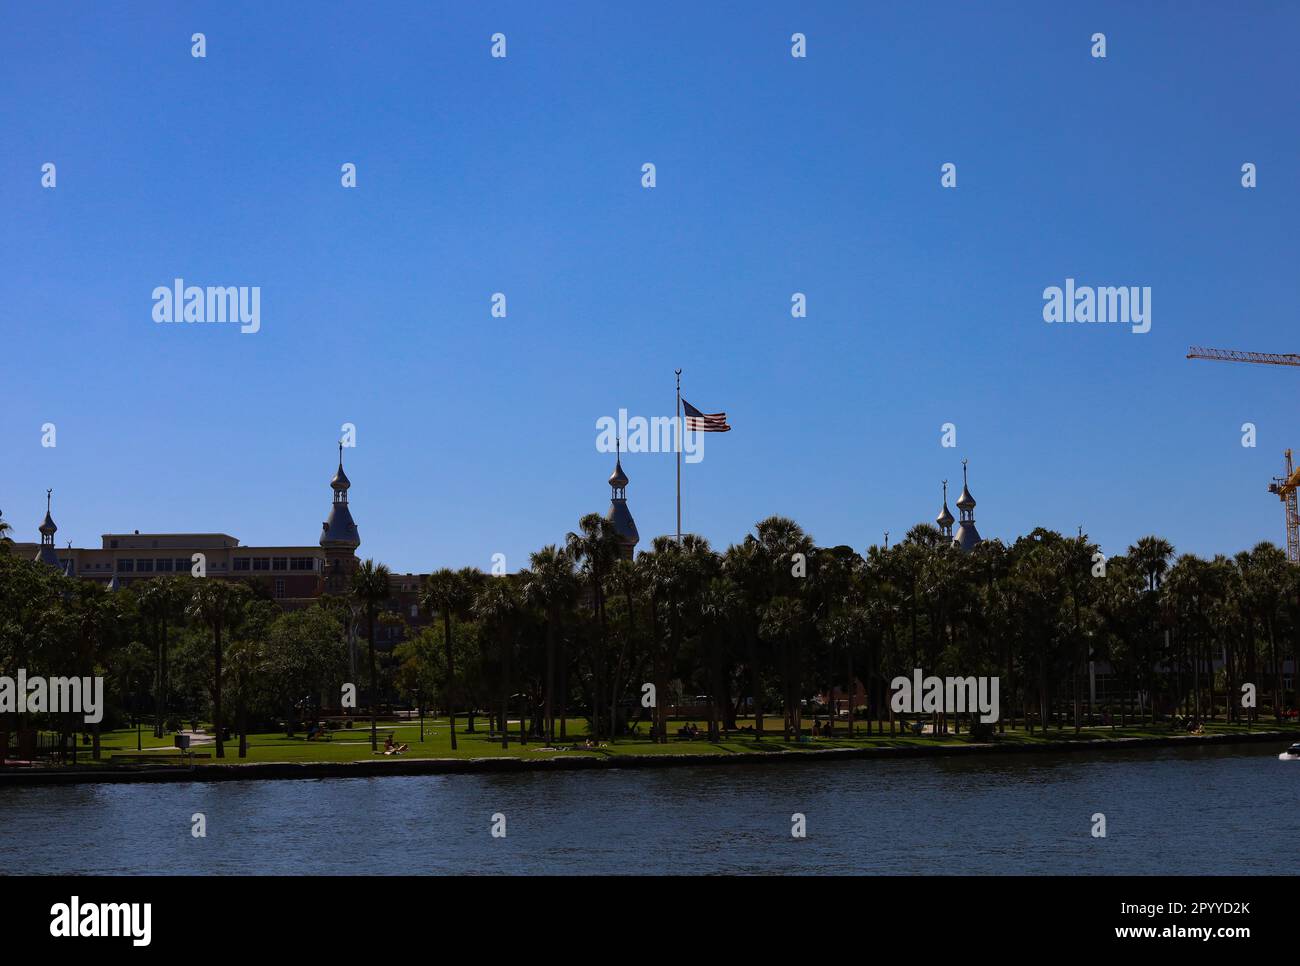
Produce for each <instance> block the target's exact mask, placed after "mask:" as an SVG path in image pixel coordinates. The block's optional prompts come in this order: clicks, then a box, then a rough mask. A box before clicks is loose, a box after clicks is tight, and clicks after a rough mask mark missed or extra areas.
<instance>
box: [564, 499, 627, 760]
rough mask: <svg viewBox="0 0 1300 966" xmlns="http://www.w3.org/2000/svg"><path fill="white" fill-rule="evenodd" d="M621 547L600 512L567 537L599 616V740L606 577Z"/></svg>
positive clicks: (595, 704) (595, 729) (595, 713)
mask: <svg viewBox="0 0 1300 966" xmlns="http://www.w3.org/2000/svg"><path fill="white" fill-rule="evenodd" d="M620 548H621V544H620V542H619V536H618V531H617V530H615V529H614V524H613V523H611V522H610V521H609V520H607V519H605V518H604V517H603V516H601V515H600V514H599V513H588V514H587V515H586V516H584V517H583V518H582V519H580V520H579V521H578V531H577V532H576V533H574V532H570V533H569V535H568V536H567V537H566V538H565V549H566V550H567V551H568V554H569V556H570V557H571V558H572V559H573V560H574V561H575V562H577V563H580V564H581V565H582V572H583V574H584V575H585V576H586V577H587V580H588V582H589V585H590V587H591V606H592V609H593V611H594V612H595V615H596V627H597V639H596V648H595V654H594V656H593V659H592V708H591V715H592V733H593V736H594V737H596V738H599V737H600V731H601V728H600V725H601V707H600V699H601V687H602V684H601V682H602V680H603V675H602V674H601V669H602V666H603V665H604V663H605V658H606V655H605V576H606V574H608V573H609V571H610V569H611V568H612V567H613V564H614V561H615V560H616V559H618V555H619V552H620Z"/></svg>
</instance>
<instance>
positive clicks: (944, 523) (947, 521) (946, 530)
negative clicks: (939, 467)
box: [934, 480, 956, 537]
mask: <svg viewBox="0 0 1300 966" xmlns="http://www.w3.org/2000/svg"><path fill="white" fill-rule="evenodd" d="M955 519H956V518H955V517H954V516H953V515H952V511H951V510H949V509H948V481H947V480H944V481H943V509H942V510H940V511H939V515H938V516H937V517H935V518H934V522H935V523H937V524H938V525H939V530H940V532H941V533H942V534H943V535H944V536H945V537H950V536H952V525H953V522H954V521H955Z"/></svg>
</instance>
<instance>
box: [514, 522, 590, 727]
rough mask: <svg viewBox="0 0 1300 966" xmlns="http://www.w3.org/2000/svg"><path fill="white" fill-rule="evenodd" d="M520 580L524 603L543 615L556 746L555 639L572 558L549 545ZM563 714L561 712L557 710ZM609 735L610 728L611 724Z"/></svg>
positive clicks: (547, 701) (548, 711)
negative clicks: (535, 607)
mask: <svg viewBox="0 0 1300 966" xmlns="http://www.w3.org/2000/svg"><path fill="white" fill-rule="evenodd" d="M528 562H529V569H528V570H525V571H524V572H523V573H522V574H521V575H520V576H521V577H522V579H523V594H524V600H525V601H527V602H528V603H530V604H532V605H534V606H537V607H540V608H541V609H542V610H543V611H545V612H546V677H545V681H544V684H543V689H542V690H543V695H544V696H543V702H544V710H543V712H542V717H543V720H544V722H545V726H544V727H545V729H546V743H547V744H548V745H551V744H554V743H555V714H554V702H553V698H554V691H555V640H556V635H557V633H558V631H559V628H560V621H561V615H562V614H563V611H564V608H565V606H566V605H567V604H568V603H569V602H570V601H571V600H572V599H573V594H574V577H573V558H572V557H570V556H569V553H568V551H566V550H561V549H559V548H558V547H556V546H555V544H549V545H547V546H545V547H543V548H542V549H541V550H539V551H537V552H536V553H534V554H533V555H532V556H531V557H530V558H529V561H528ZM560 714H564V709H563V708H561V709H560ZM610 733H611V734H613V726H612V724H611V731H610Z"/></svg>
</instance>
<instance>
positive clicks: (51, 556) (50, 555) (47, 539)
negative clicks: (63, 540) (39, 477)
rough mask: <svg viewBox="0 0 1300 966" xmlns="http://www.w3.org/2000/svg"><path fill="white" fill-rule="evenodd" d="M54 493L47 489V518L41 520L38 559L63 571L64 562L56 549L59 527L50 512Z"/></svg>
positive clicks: (39, 561)
mask: <svg viewBox="0 0 1300 966" xmlns="http://www.w3.org/2000/svg"><path fill="white" fill-rule="evenodd" d="M53 493H54V491H53V490H46V491H45V519H44V520H42V521H41V526H40V531H41V549H40V551H39V552H38V553H37V554H36V561H37V562H38V563H43V564H48V565H49V566H51V567H53V568H54V569H55V570H59V571H62V570H63V569H64V567H63V564H61V563H59V554H58V551H57V550H55V549H54V534H55V533H57V532H58V529H59V528H58V527H57V526H55V523H54V517H53V516H52V515H51V514H50V500H51V497H52V495H53Z"/></svg>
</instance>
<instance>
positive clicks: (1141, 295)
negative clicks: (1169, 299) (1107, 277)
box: [1043, 278, 1151, 334]
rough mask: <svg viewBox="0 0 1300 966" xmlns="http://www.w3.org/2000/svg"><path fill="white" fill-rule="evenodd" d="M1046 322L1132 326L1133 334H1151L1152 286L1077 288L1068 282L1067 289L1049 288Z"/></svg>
mask: <svg viewBox="0 0 1300 966" xmlns="http://www.w3.org/2000/svg"><path fill="white" fill-rule="evenodd" d="M1043 321H1044V322H1047V323H1049V324H1050V323H1052V322H1117V323H1119V324H1120V325H1131V326H1132V327H1133V331H1134V333H1137V334H1141V333H1143V332H1149V331H1150V330H1151V286H1150V285H1143V286H1141V287H1139V286H1137V285H1130V286H1124V285H1120V286H1114V285H1103V286H1101V287H1099V288H1093V287H1092V286H1091V285H1079V286H1076V285H1075V284H1074V279H1072V278H1067V279H1066V280H1065V288H1064V289H1062V288H1061V287H1060V286H1057V285H1050V286H1048V287H1047V288H1045V289H1043Z"/></svg>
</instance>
